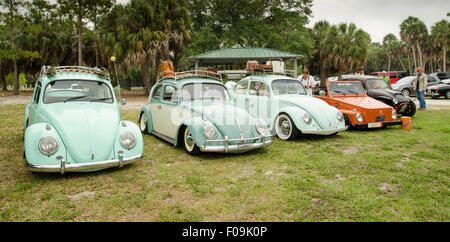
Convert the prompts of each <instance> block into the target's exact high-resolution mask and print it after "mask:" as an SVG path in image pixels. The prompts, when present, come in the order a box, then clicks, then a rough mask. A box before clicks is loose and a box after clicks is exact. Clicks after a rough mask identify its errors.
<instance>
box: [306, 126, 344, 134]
mask: <svg viewBox="0 0 450 242" xmlns="http://www.w3.org/2000/svg"><path fill="white" fill-rule="evenodd" d="M347 129H348V127H347V126H346V127H344V128H339V129H326V130H301V132H302V134H317V135H330V134H335V133H339V132H342V131H345V130H347Z"/></svg>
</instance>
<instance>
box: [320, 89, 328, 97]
mask: <svg viewBox="0 0 450 242" xmlns="http://www.w3.org/2000/svg"><path fill="white" fill-rule="evenodd" d="M319 95H320V96H326V95H327V92H325V91H324V90H320V91H319Z"/></svg>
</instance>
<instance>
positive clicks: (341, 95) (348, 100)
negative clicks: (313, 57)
mask: <svg viewBox="0 0 450 242" xmlns="http://www.w3.org/2000/svg"><path fill="white" fill-rule="evenodd" d="M317 97H318V98H320V99H322V100H324V101H325V102H327V103H328V104H329V105H331V106H334V107H336V108H338V109H339V110H340V111H341V112H342V113H343V114H344V116H345V122H346V125H348V126H350V127H352V128H382V127H387V126H391V125H400V124H401V121H399V120H398V119H397V112H396V111H395V109H393V108H392V107H391V106H388V105H386V104H384V103H383V102H380V101H378V100H375V99H373V98H371V97H369V96H367V95H366V93H365V91H364V88H363V86H362V84H361V82H360V81H329V82H327V87H326V90H322V91H320V94H319V96H317Z"/></svg>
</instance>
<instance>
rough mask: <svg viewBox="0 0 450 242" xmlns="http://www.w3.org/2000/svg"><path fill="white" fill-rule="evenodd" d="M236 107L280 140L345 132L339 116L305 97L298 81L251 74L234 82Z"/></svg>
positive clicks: (328, 107) (324, 104)
mask: <svg viewBox="0 0 450 242" xmlns="http://www.w3.org/2000/svg"><path fill="white" fill-rule="evenodd" d="M234 99H235V102H236V105H238V106H239V107H242V108H244V109H245V110H247V111H248V112H249V113H250V114H252V115H255V116H257V117H259V118H261V119H263V120H264V121H265V123H267V124H269V129H270V130H271V131H272V134H276V135H277V136H278V137H279V138H280V139H282V140H292V139H295V138H296V137H297V136H298V135H299V134H316V135H332V134H336V133H339V132H341V131H344V130H346V129H347V127H346V126H345V122H344V117H343V115H342V113H341V112H340V111H339V110H337V109H336V108H334V107H332V106H330V105H328V104H327V103H326V102H324V101H322V100H320V99H318V98H314V97H311V96H308V95H307V93H306V90H305V88H304V87H303V85H302V84H301V83H300V81H298V80H296V79H294V78H290V77H286V76H279V75H254V76H250V77H246V78H244V79H242V80H241V81H240V82H238V83H237V85H236V88H235V89H234Z"/></svg>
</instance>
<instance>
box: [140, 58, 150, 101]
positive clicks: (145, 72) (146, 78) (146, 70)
mask: <svg viewBox="0 0 450 242" xmlns="http://www.w3.org/2000/svg"><path fill="white" fill-rule="evenodd" d="M142 82H143V83H144V91H145V94H146V95H149V94H150V90H151V88H152V87H151V83H150V60H149V59H148V58H147V59H146V60H145V62H144V65H143V66H142Z"/></svg>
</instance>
